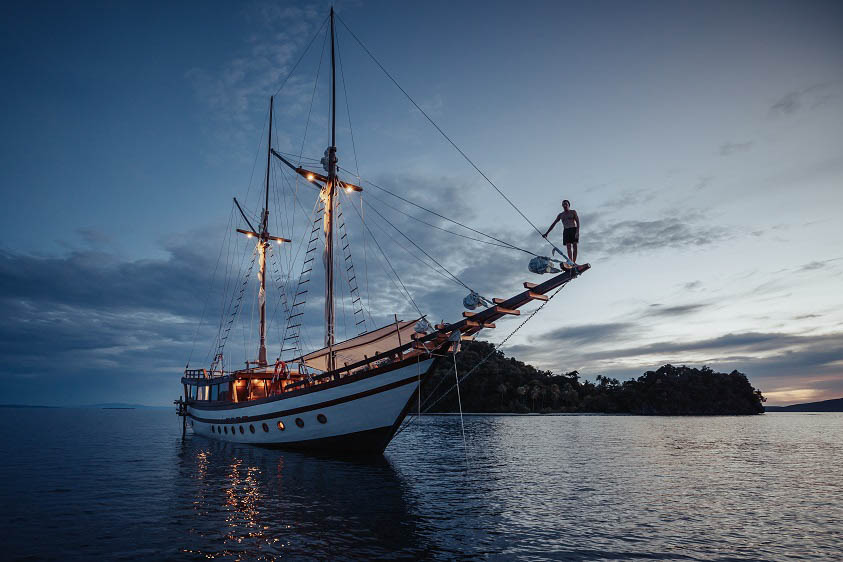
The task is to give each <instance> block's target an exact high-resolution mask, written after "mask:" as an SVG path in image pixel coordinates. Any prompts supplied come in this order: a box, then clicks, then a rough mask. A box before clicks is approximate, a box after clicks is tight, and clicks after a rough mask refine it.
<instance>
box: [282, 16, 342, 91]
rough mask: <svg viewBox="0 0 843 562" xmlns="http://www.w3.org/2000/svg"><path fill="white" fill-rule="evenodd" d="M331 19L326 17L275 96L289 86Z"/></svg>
mask: <svg viewBox="0 0 843 562" xmlns="http://www.w3.org/2000/svg"><path fill="white" fill-rule="evenodd" d="M329 17H330V16H328V17H326V18H325V19H324V20H323V21H322V25H320V26H319V29H317V30H316V33H314V34H313V38H312V39H311V40H310V43H308V44H307V47H305V49H304V51H303V52H302V54H301V56H300V57H299V60H297V61H296V64H294V65H293V68H292V70H290V72H289V73H288V74H287V77H286V78H284V81H283V82H281V85H280V86H278V90H276V92H275V95H276V96H277V95H278V93H279V92H280V91H281V90H282V89H283V88H284V86H286V85H287V81H288V80H289V79H290V77H291V76H292V75H293V72H295V71H296V68H298V66H299V63H300V62H301V61H302V59H303V58H304V56H305V55H306V54H307V52H308V51H309V50H310V46H311V45H313V42H314V41H316V38H317V37H319V33H321V31H322V28H323V27H325V24H326V23H328V19H329Z"/></svg>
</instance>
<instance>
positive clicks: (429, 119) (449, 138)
mask: <svg viewBox="0 0 843 562" xmlns="http://www.w3.org/2000/svg"><path fill="white" fill-rule="evenodd" d="M337 19H338V20H339V21H340V23H342V25H343V27H345V28H346V29H347V30H348V32H349V33H350V34H351V36H352V37H354V40H355V41H357V44H358V45H360V47H361V48H362V49H363V50H364V51H365V52H366V54H367V55H369V57H370V58H371V59H372V60H373V61H374V62H375V64H376V65H378V67H379V68H380V69H381V70H382V71H383V73H384V74H386V76H387V78H389V79H390V80H391V81H392V83H393V84H395V86H396V87H397V88H398V89H399V90H401V93H402V94H404V96H406V98H407V99H408V100H410V103H412V104H413V105H414V106H415V107H416V109H418V110H419V112H421V114H422V115H424V116H425V118H426V119H427V120H428V121H429V122H430V124H431V125H433V126H434V127H435V128H436V130H437V131H439V133H440V134H441V135H442V136H443V137H444V138H445V140H447V141H448V142H449V143H450V144H451V146H453V147H454V149H456V151H457V152H459V153H460V155H461V156H462V157H463V158H464V159H465V161H466V162H468V163H469V164H470V165H471V167H472V168H474V169H475V170H476V171H477V173H478V174H480V175H481V176H482V177H483V179H484V180H486V182H487V183H488V184H489V185H491V186H492V187H493V188H494V189H495V191H497V192H498V194H499V195H500V196H501V197H503V198H504V199H505V200H506V202H507V203H509V204H510V206H511V207H512V208H513V209H515V210H516V211H517V212H518V214H519V215H521V216H522V217H523V218H524V220H525V221H527V222H528V223H529V224H530V226H532V227H533V229H534V230H535V231H536V232H537V233H538V235H539V236H541V237H542V238H544V236H543V234H542V231H541V230H539V228H538V227H537V226H536V225H535V224H533V221H531V220H530V219H529V218H527V215H525V214H524V213H523V212H521V209H519V208H518V207H517V206H516V205H515V203H513V202H512V201H511V200H510V199H509V197H507V196H506V194H504V192H503V191H501V190H500V188H498V186H497V185H495V182H493V181H492V180H490V179H489V177H488V176H487V175H486V174H484V173H483V170H481V169H480V168H478V167H477V164H475V163H474V162H473V161H472V160H471V158H469V157H468V155H466V153H465V152H463V151H462V149H460V147H459V146H457V145H456V143H455V142H454V141H453V140H451V137H449V136H448V135H447V134H445V131H443V130H442V129H441V128H440V127H439V125H437V124H436V122H435V121H434V120H433V119H432V118H431V117H430V115H428V114H427V112H426V111H425V110H424V109H422V108H421V106H419V104H417V103H416V101H415V100H414V99H413V98H412V97H410V94H408V93H407V91H406V90H405V89H404V88H402V87H401V85H400V84H399V83H398V82H397V81H396V80H395V78H393V77H392V75H391V74H390V73H389V72H388V71H387V70H386V68H384V66H383V65H382V64H381V63H380V61H379V60H378V59H377V58H375V55H373V54H372V53H371V51H369V49H368V48H366V45H364V44H363V42H362V41H361V40H360V39H359V38H358V37H357V35H355V34H354V32H353V31H351V28H349V27H348V25H347V24H346V23H345V21H344V20H343V19H342V18H341V17H339V16H338V15H337Z"/></svg>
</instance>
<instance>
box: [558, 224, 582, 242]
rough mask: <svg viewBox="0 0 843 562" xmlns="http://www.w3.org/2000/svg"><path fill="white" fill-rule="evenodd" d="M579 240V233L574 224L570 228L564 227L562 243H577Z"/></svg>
mask: <svg viewBox="0 0 843 562" xmlns="http://www.w3.org/2000/svg"><path fill="white" fill-rule="evenodd" d="M579 242H580V233H579V229H578V228H577V227H575V226H573V227H571V228H566V229H565V230H563V231H562V243H563V244H579Z"/></svg>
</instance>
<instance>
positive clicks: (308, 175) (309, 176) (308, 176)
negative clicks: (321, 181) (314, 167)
mask: <svg viewBox="0 0 843 562" xmlns="http://www.w3.org/2000/svg"><path fill="white" fill-rule="evenodd" d="M314 178H315V176H314V175H313V174H307V181H313V179H314Z"/></svg>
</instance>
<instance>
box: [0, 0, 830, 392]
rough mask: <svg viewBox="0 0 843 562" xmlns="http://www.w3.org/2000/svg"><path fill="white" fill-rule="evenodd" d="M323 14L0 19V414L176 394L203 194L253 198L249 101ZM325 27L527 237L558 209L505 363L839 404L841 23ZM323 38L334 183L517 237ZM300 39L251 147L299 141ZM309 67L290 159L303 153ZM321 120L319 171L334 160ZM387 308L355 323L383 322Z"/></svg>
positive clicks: (570, 13)
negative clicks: (557, 262) (556, 280)
mask: <svg viewBox="0 0 843 562" xmlns="http://www.w3.org/2000/svg"><path fill="white" fill-rule="evenodd" d="M327 7H328V4H326V3H318V2H317V3H308V4H300V3H291V2H288V3H285V2H244V3H236V4H235V3H201V4H199V3H196V4H184V5H182V4H176V5H173V4H170V3H157V4H156V3H131V2H124V3H114V2H112V3H101V4H94V3H85V4H81V5H73V4H63V3H26V4H24V3H20V4H17V5H6V6H5V7H4V17H3V18H2V23H0V26H2V34H0V53H2V54H0V70H2V75H3V76H4V77H5V80H4V82H5V83H6V87H4V88H2V89H0V102H2V107H3V112H2V117H0V124H2V127H1V128H0V130H2V134H0V143H2V144H1V145H0V191H1V192H2V193H0V195H2V198H3V202H4V203H3V221H2V225H0V228H1V229H2V243H0V290H2V293H0V297H2V302H0V307H2V308H0V309H2V311H3V314H2V316H3V317H4V318H5V319H6V323H5V325H4V326H3V327H2V330H0V335H2V348H0V354H2V359H3V367H2V370H0V377H2V382H3V384H2V385H0V386H1V387H2V388H3V390H2V391H0V402H30V403H32V402H37V403H48V404H68V403H69V404H74V403H86V402H96V401H105V400H120V401H136V402H146V403H159V404H160V403H166V402H167V401H168V400H169V399H171V398H173V397H175V395H177V393H178V388H177V379H178V376H179V375H178V373H179V369H180V368H181V367H183V365H184V363H185V360H186V356H187V355H189V349H190V347H191V341H192V338H193V334H194V332H195V325H196V321H197V320H198V318H199V317H200V316H201V315H202V310H203V304H204V297H205V292H206V289H207V286H208V284H209V280H208V279H207V276H208V269H210V268H212V267H213V263H214V261H215V260H216V256H217V252H218V250H219V246H220V244H221V243H222V241H223V239H224V233H223V230H224V229H225V228H226V224H227V220H228V216H229V212H230V205H231V197H232V196H234V195H236V196H238V197H239V198H241V199H244V200H245V201H246V204H247V206H249V207H250V208H252V209H256V208H258V206H259V204H260V203H259V201H258V197H259V195H258V191H259V189H258V186H259V184H260V182H261V181H262V172H261V167H260V166H258V167H257V170H256V171H255V172H254V174H253V173H252V168H253V165H254V162H255V155H256V154H258V153H260V151H261V150H265V148H263V149H262V148H260V143H262V142H263V143H265V141H264V140H263V136H264V135H265V124H264V123H265V117H266V103H267V101H268V97H269V95H271V94H273V93H274V92H275V91H276V90H277V88H278V86H279V85H280V83H281V80H282V78H283V77H284V76H286V75H287V73H288V72H289V70H290V68H291V66H292V64H293V63H294V62H295V61H296V60H297V59H298V57H299V55H300V54H301V53H302V52H303V49H304V47H305V45H306V44H307V42H308V41H310V38H311V37H312V36H313V34H314V33H315V32H316V30H317V28H319V26H320V25H321V23H322V21H323V20H324V17H325V15H326V14H327ZM337 10H338V13H339V14H340V16H341V17H342V18H343V19H344V21H346V22H347V23H348V25H350V26H351V27H352V29H353V30H354V31H355V33H356V34H357V35H358V36H359V37H360V38H361V39H363V40H364V42H365V43H366V45H367V46H368V47H369V48H370V49H371V51H372V52H374V53H375V54H376V56H378V58H379V59H380V60H381V61H382V62H383V64H384V65H385V66H386V67H387V68H388V69H389V70H390V72H391V73H393V75H394V76H395V77H396V78H397V79H398V81H399V82H400V83H401V84H402V86H404V87H405V89H406V90H407V91H408V92H410V93H411V95H412V96H413V97H414V98H415V99H416V100H417V101H418V102H419V103H420V104H421V105H422V107H423V108H424V109H425V111H427V112H428V113H429V114H430V115H431V116H432V117H433V118H434V119H435V120H437V122H439V123H440V124H441V125H442V127H443V128H444V130H445V131H446V132H448V133H449V134H450V135H451V136H452V137H453V138H454V140H455V141H456V142H457V143H458V144H459V145H460V146H461V147H463V148H464V149H465V150H466V152H467V153H469V154H470V155H471V157H472V158H473V159H474V160H475V161H476V162H477V163H478V165H479V166H480V167H481V168H482V169H483V170H484V171H485V172H487V173H488V175H489V176H490V177H492V178H493V179H494V180H495V182H496V183H497V184H498V185H499V186H501V187H502V188H503V189H504V190H505V191H506V192H507V193H508V194H509V195H511V196H515V197H517V199H518V200H519V202H520V204H521V206H522V208H523V209H524V211H525V212H526V214H527V215H528V216H529V217H531V218H532V219H533V220H534V221H535V222H537V223H539V224H540V226H546V224H548V223H549V222H550V221H551V220H552V218H553V216H554V214H555V213H556V212H557V207H558V204H559V201H560V200H561V199H562V198H563V197H567V198H569V199H571V200H572V201H573V202H574V207H575V208H577V209H578V210H579V212H580V214H581V216H582V217H583V219H584V228H583V239H584V240H583V245H582V250H581V251H582V252H583V256H584V258H585V260H586V261H591V262H592V263H593V265H594V266H595V269H594V271H593V272H591V273H590V274H589V279H588V281H587V282H586V280H585V279H583V280H581V282H580V283H579V284H578V286H577V287H576V288H575V289H574V288H572V291H571V293H572V294H571V295H570V298H569V300H568V301H565V302H564V303H562V304H559V303H556V302H554V304H555V306H556V308H554V309H551V310H549V311H548V312H547V314H546V315H544V316H543V317H542V318H543V319H542V321H541V322H538V320H537V323H536V324H534V325H531V326H530V328H529V329H527V330H525V331H524V333H523V334H522V335H520V336H519V339H518V340H517V341H514V342H513V343H514V344H515V345H514V347H512V348H511V351H510V352H511V353H517V355H518V356H519V358H522V359H524V360H527V361H534V362H536V363H537V364H539V365H540V366H542V367H545V368H550V369H554V370H570V369H575V368H576V369H580V370H581V371H582V372H584V373H586V374H595V375H596V374H598V373H606V374H611V375H614V376H632V375H634V374H637V373H640V372H643V370H646V369H647V368H651V367H654V366H658V365H659V364H661V363H663V362H667V361H672V362H682V363H689V364H701V363H708V364H712V365H714V366H716V367H718V368H723V369H731V368H739V369H741V370H743V371H745V372H747V374H749V375H750V377H751V379H752V380H753V382H755V383H756V385H757V386H760V387H761V388H762V390H765V392H766V393H767V394H768V395H769V396H770V397H771V402H787V401H799V400H803V399H814V398H828V397H832V396H838V395H841V394H843V371H841V369H843V368H841V361H843V326H841V325H843V299H841V297H840V294H839V293H840V292H839V286H840V275H841V272H843V262H841V260H840V258H841V256H843V254H841V252H840V249H839V248H840V247H841V242H843V232H841V230H842V229H841V227H840V223H839V220H838V218H837V215H838V213H839V209H840V207H841V203H843V199H841V195H840V189H839V186H840V185H841V180H843V149H842V148H841V147H843V138H841V136H843V134H841V131H843V112H842V111H841V108H842V107H843V105H841V95H842V94H843V72H841V68H843V33H841V31H840V30H841V29H843V26H841V23H843V8H841V6H840V4H839V3H836V2H811V3H797V2H741V3H734V2H706V3H702V2H698V3H694V2H639V3H627V2H582V3H575V2H548V3H541V2H519V3H511V2H497V3H495V2H491V3H490V2H483V3H474V4H473V3H445V2H442V3H437V2H433V3H423V4H422V3H416V4H395V3H391V2H359V3H357V2H354V3H338V4H337ZM338 37H339V44H340V48H341V52H342V56H343V68H344V72H345V79H346V86H347V92H348V105H349V108H350V112H351V120H352V124H353V130H354V141H355V148H356V149H357V156H358V162H359V167H360V173H361V175H363V176H364V177H365V178H369V179H372V180H373V181H376V182H378V183H380V184H383V185H388V186H390V187H392V188H394V189H396V190H397V191H401V192H403V193H405V194H408V195H409V194H412V195H413V196H415V197H417V198H419V199H420V200H422V201H425V202H426V204H428V205H429V206H431V207H433V208H435V209H437V210H439V211H440V212H443V213H445V214H447V215H458V216H459V217H460V218H462V219H464V220H467V221H469V222H470V223H471V224H473V225H475V226H477V227H479V228H483V229H489V230H494V231H495V232H497V233H498V234H500V235H501V236H506V237H507V238H509V239H513V240H519V241H523V242H524V243H525V244H529V245H530V247H531V248H537V247H540V246H541V245H540V244H539V242H537V241H536V240H535V236H532V235H531V232H530V230H531V229H530V227H529V226H528V225H526V224H525V223H524V222H523V221H521V220H520V218H519V217H517V215H515V214H514V213H513V212H512V211H511V210H510V209H509V208H508V207H507V206H506V204H505V202H503V201H502V200H501V199H500V198H499V197H497V196H496V195H495V194H494V193H493V191H492V190H491V189H490V188H489V186H488V185H486V184H484V183H483V182H482V179H481V178H479V177H478V175H477V174H476V173H475V172H473V170H471V169H470V168H469V167H468V166H467V165H466V163H465V162H464V161H463V160H462V159H461V158H460V157H459V155H458V154H456V153H455V151H453V149H452V148H450V147H449V146H448V145H447V144H446V143H444V142H443V141H442V139H441V138H440V137H439V136H438V133H437V132H436V131H435V130H434V129H432V127H430V126H429V124H427V123H426V122H425V120H424V119H423V117H422V116H421V115H420V114H419V112H418V111H416V110H414V109H413V108H412V107H411V106H410V105H409V104H408V102H407V101H406V99H404V98H403V97H402V95H401V93H400V92H399V91H397V90H396V89H395V88H394V86H392V85H391V84H390V82H389V81H388V80H386V79H385V78H384V76H383V75H382V74H381V73H380V71H379V70H378V69H377V68H375V67H374V66H373V65H372V64H371V62H370V61H368V60H367V59H366V57H365V54H363V53H362V51H361V50H360V49H359V48H358V47H357V46H356V45H355V44H354V43H353V40H352V39H351V38H350V37H349V36H348V34H347V33H346V31H345V29H344V28H343V27H342V26H340V28H339V36H338ZM321 41H322V37H321V36H320V37H319V38H318V39H317V41H316V42H315V43H314V46H313V47H312V48H311V49H310V50H309V51H308V53H307V55H306V56H305V58H304V59H303V61H302V64H301V68H300V70H299V71H297V73H296V74H294V75H293V79H292V81H291V82H290V83H289V84H288V85H287V87H285V89H284V90H283V91H282V93H281V95H280V96H279V97H278V99H277V107H278V112H277V115H276V119H277V120H276V126H277V128H276V130H277V132H278V138H277V141H276V143H275V145H276V147H278V148H279V149H282V150H286V151H290V152H298V151H299V150H300V149H301V148H302V144H301V143H302V136H303V133H304V129H305V123H306V122H307V113H308V107H309V105H310V99H311V93H312V91H313V79H314V75H315V71H316V68H317V66H318V65H319V55H320V50H321V43H320V42H321ZM325 68H326V67H325V65H324V63H323V66H322V70H323V73H322V75H321V76H320V82H319V87H318V88H317V89H316V96H315V103H314V109H313V113H312V117H311V120H310V122H309V125H308V137H307V142H306V143H305V146H304V154H305V155H315V156H318V155H320V154H321V151H322V149H324V147H325V146H326V145H327V142H328V137H327V133H328V127H327V123H328V122H327V90H326V89H325V88H324V86H325V83H326V82H325V78H326V75H325V74H324V70H325ZM339 103H340V105H341V108H340V115H339V119H338V121H339V131H338V136H339V138H338V145H339V147H340V159H341V165H344V166H346V167H348V168H353V167H354V166H353V165H352V164H353V162H354V158H353V155H352V154H353V151H352V150H351V146H350V145H351V142H350V141H351V138H350V130H349V128H348V116H347V115H346V114H345V106H344V103H345V102H344V96H343V94H341V98H340V102H339ZM262 129H263V130H262ZM250 177H251V180H250ZM364 196H365V195H364ZM311 204H312V201H311ZM408 210H409V209H408ZM274 219H275V220H281V222H282V223H283V221H284V219H285V217H284V216H283V214H276V215H274ZM395 220H399V219H398V218H396V219H395ZM407 220H409V219H407ZM413 225H416V223H412V224H411V223H407V224H406V225H405V226H406V227H407V228H408V229H410V228H415V226H413ZM278 228H280V229H284V228H289V225H286V224H279V226H278ZM361 233H362V231H361ZM419 236H422V237H425V236H430V235H429V234H428V233H427V232H424V231H419ZM531 236H532V237H531ZM360 238H362V234H361V236H360ZM429 244H430V248H431V251H435V252H436V255H437V257H439V258H440V259H441V260H442V261H443V262H444V263H447V264H448V265H449V266H450V267H451V268H452V269H453V270H454V271H457V272H459V275H460V277H463V278H465V279H469V280H470V279H473V280H474V281H473V282H474V283H477V284H478V288H479V289H481V290H483V291H485V292H487V293H493V296H504V295H505V294H508V293H509V292H511V291H512V290H515V289H517V287H518V286H519V285H520V281H523V280H525V279H526V277H525V276H526V275H529V274H528V273H527V272H526V267H525V265H526V264H525V263H523V262H524V260H523V259H522V258H521V257H520V256H518V255H515V256H512V255H510V254H506V255H499V254H495V253H489V252H488V249H487V248H486V247H479V248H477V247H471V246H469V247H466V246H463V245H462V244H461V243H458V242H455V241H454V240H451V239H449V238H447V237H446V238H442V239H439V238H436V237H432V238H430V242H429ZM370 249H371V248H370ZM391 251H393V252H395V254H396V255H401V254H402V250H401V249H400V248H398V247H393V248H391ZM355 259H357V256H355ZM396 259H397V260H399V261H400V259H401V258H397V257H396ZM413 263H415V262H413V261H412V260H409V261H407V262H406V263H404V264H403V265H404V266H405V267H406V268H407V269H408V271H409V273H408V275H409V276H410V277H413V276H414V273H415V272H414V271H413V270H412V267H414V266H413ZM491 265H493V266H494V267H491ZM373 267H375V268H377V267H378V266H373ZM375 271H377V269H376V270H375ZM372 275H373V276H374V275H377V274H375V273H373V274H372ZM419 275H421V273H419ZM381 281H383V280H381ZM621 281H622V282H621ZM437 283H438V282H437ZM443 283H444V282H443ZM220 288H221V287H220ZM413 292H414V295H415V297H416V299H417V300H418V301H419V302H420V304H422V308H424V309H425V311H426V312H427V311H430V312H431V314H435V315H439V316H445V315H452V316H457V315H458V314H459V311H460V299H461V297H462V292H464V290H463V289H462V288H461V287H452V286H446V285H444V284H442V285H439V284H436V283H429V282H428V283H420V284H418V286H416V287H414V288H413ZM406 304H407V303H406V302H405V303H402V302H400V300H397V301H390V302H388V303H381V306H382V307H391V308H389V310H387V309H386V308H381V309H379V310H382V312H383V314H382V315H383V317H384V318H388V317H389V316H390V315H391V313H392V312H397V313H399V314H402V315H404V316H408V315H409V314H410V313H411V309H408V308H407V306H406ZM206 329H207V328H203V329H202V330H200V336H199V339H200V340H201V341H202V344H201V346H203V351H202V353H204V347H208V345H209V341H206V340H208V338H212V337H213V330H211V332H206V331H205V330H206ZM508 331H509V330H498V332H501V333H500V334H490V337H492V338H498V339H500V338H501V337H503V335H505V334H506V333H508ZM203 338H204V339H203ZM241 345H242V343H241ZM247 347H248V346H247ZM33 386H37V387H38V388H39V389H41V391H42V392H43V394H41V395H39V396H37V397H33V395H32V394H31V393H29V390H28V389H31V388H32V387H33Z"/></svg>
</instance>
